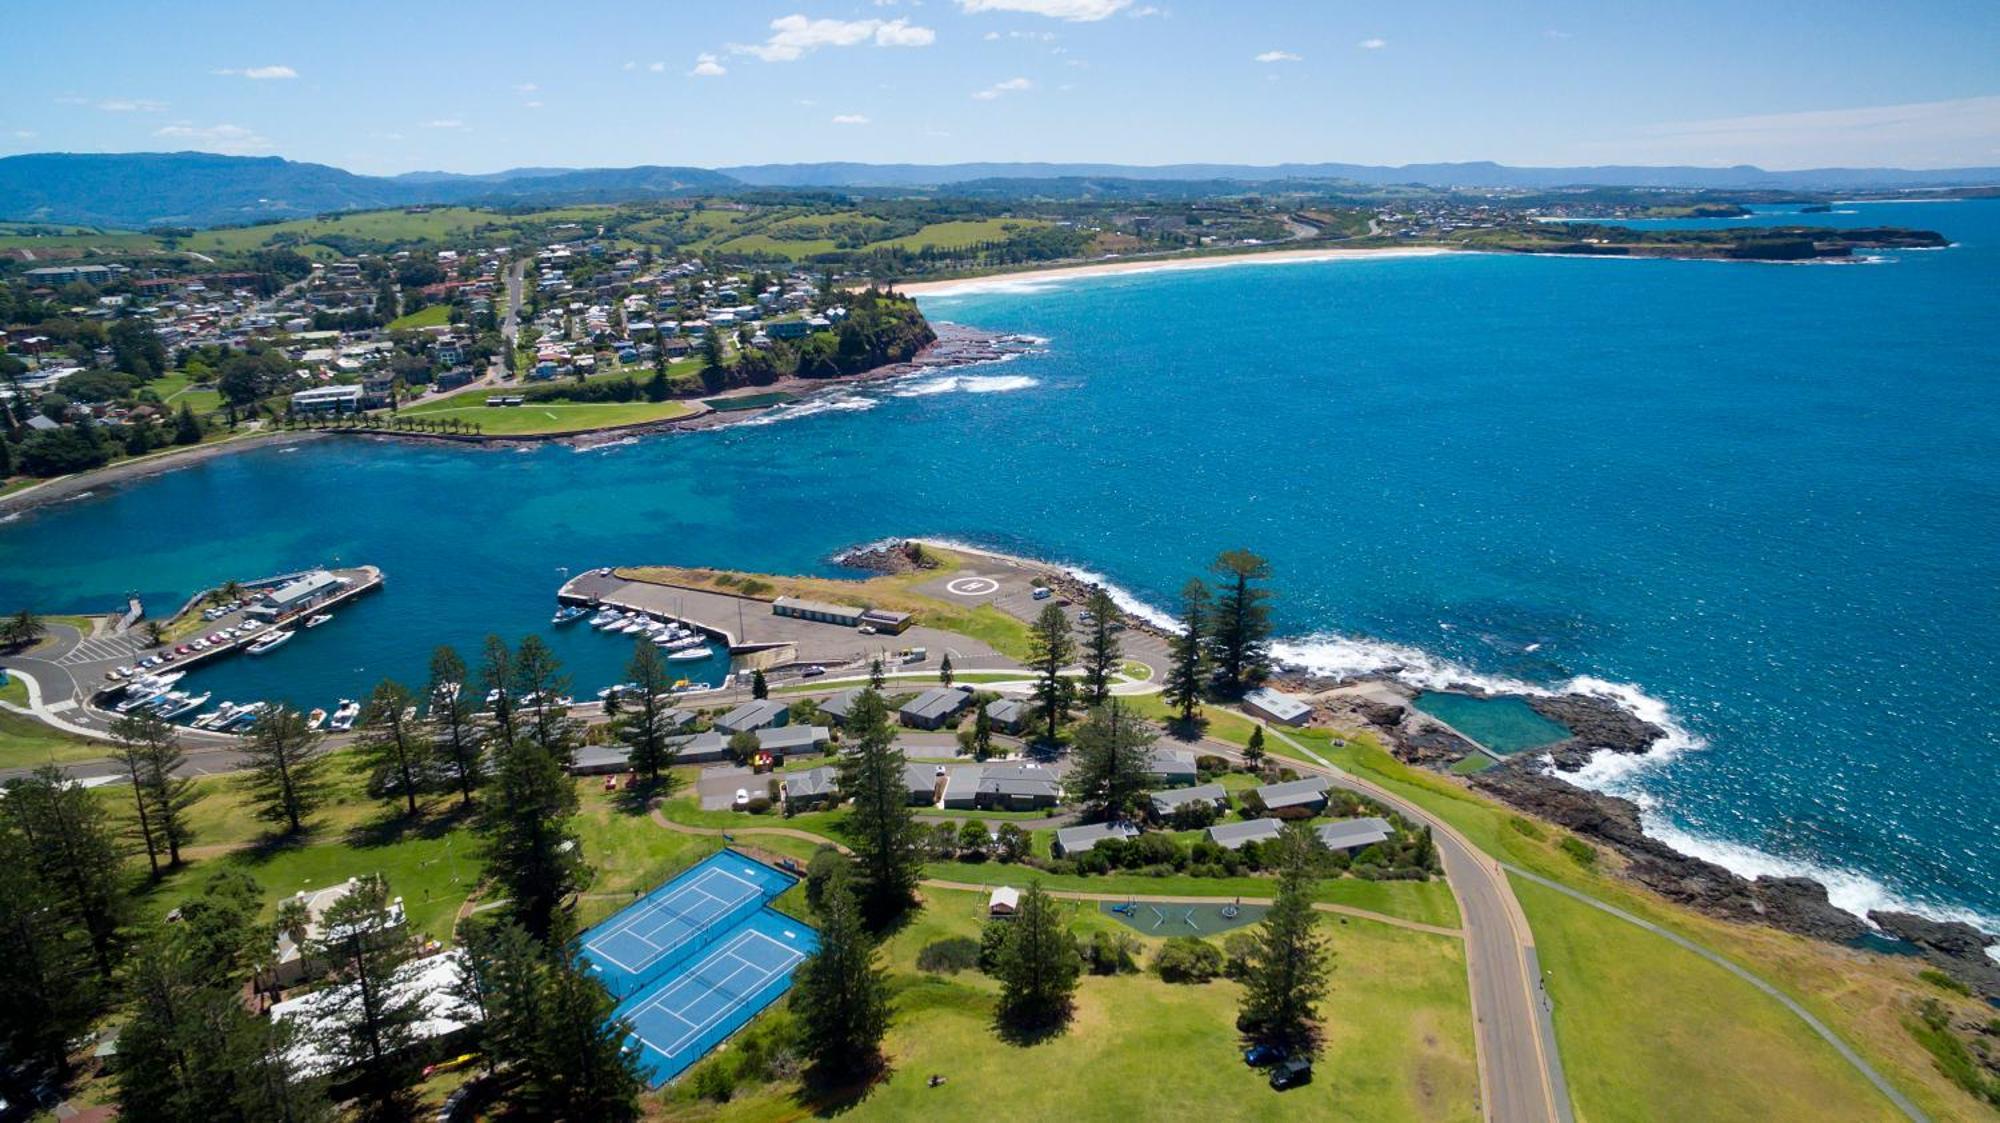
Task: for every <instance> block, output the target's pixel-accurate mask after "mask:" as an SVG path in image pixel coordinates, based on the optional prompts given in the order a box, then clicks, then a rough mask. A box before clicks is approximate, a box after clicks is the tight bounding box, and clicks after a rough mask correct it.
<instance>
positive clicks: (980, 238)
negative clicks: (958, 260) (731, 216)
mask: <svg viewBox="0 0 2000 1123" xmlns="http://www.w3.org/2000/svg"><path fill="white" fill-rule="evenodd" d="M828 217H830V216H826V215H812V216H798V217H794V218H788V219H784V220H781V221H779V222H776V223H772V224H770V225H769V226H766V227H765V228H764V229H763V230H760V231H758V232H756V233H753V234H744V235H740V236H737V237H734V238H727V237H725V238H721V239H719V240H716V239H714V238H713V237H712V238H711V239H710V241H711V242H712V243H713V248H715V249H717V250H721V251H724V252H726V253H767V254H778V255H782V256H784V257H788V258H791V259H792V260H793V261H801V260H804V259H805V258H807V257H810V256H812V255H814V254H822V253H832V252H834V251H835V250H838V249H839V248H840V247H839V245H838V244H836V243H835V242H834V240H833V239H831V238H817V239H811V240H803V241H801V240H790V239H785V238H777V237H773V236H771V234H770V233H768V231H770V230H774V229H783V228H785V227H786V225H787V224H792V223H820V222H824V221H825V220H826V219H827V218H828ZM831 217H843V218H846V219H849V220H853V221H863V216H859V215H847V216H831ZM883 225H886V224H883ZM1047 225H1048V223H1046V222H1043V221H1041V220H1039V219H1021V218H987V219H977V220H970V221H957V222H933V223H931V224H930V225H928V226H926V227H924V228H923V229H921V230H918V231H917V232H916V233H914V234H905V235H903V236H902V237H900V238H885V239H883V240H881V241H879V242H870V243H868V244H867V245H865V246H862V247H860V251H859V252H862V253H866V252H868V251H869V250H881V249H902V250H921V249H923V248H924V247H926V246H933V247H936V248H938V249H963V248H964V247H966V246H975V245H978V244H980V243H981V242H999V241H1005V240H1006V239H1007V237H1008V235H1009V234H1010V232H1011V231H1013V230H1021V229H1030V228H1034V227H1040V226H1047Z"/></svg>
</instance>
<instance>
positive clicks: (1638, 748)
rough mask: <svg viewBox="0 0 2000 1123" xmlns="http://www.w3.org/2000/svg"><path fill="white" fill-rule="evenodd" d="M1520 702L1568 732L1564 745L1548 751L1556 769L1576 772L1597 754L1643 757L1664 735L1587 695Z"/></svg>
mask: <svg viewBox="0 0 2000 1123" xmlns="http://www.w3.org/2000/svg"><path fill="white" fill-rule="evenodd" d="M1523 701H1525V702H1527V703H1528V705H1529V706H1530V707H1531V708H1532V709H1533V710H1534V711H1535V712H1536V713H1538V714H1540V715H1542V716H1543V717H1545V718H1548V719H1549V720H1550V721H1556V722H1561V723H1562V724H1563V725H1564V726H1565V727H1567V728H1568V729H1569V731H1570V737H1569V739H1568V740H1566V741H1561V742H1558V743H1557V744H1554V745H1551V746H1549V748H1548V750H1547V751H1548V753H1549V757H1550V759H1551V760H1553V761H1554V762H1555V766H1556V767H1557V768H1559V769H1561V770H1562V771H1564V772H1575V771H1576V770H1577V769H1579V768H1582V767H1583V766H1584V765H1585V764H1587V763H1589V761H1590V758H1591V756H1592V755H1593V754H1595V753H1598V752H1606V751H1608V752H1614V753H1644V752H1646V751H1648V750H1650V749H1651V748H1652V747H1653V745H1654V744H1655V743H1656V742H1658V741H1659V740H1660V738H1662V737H1665V736H1666V735H1667V731H1666V730H1664V729H1661V728H1660V727H1659V726H1657V725H1654V724H1653V723H1652V722H1650V721H1646V720H1644V719H1642V718H1640V717H1638V716H1636V715H1634V714H1633V713H1632V712H1631V711H1629V710H1626V709H1625V708H1624V707H1622V706H1620V705H1618V703H1616V702H1613V701H1611V700H1610V699H1608V698H1594V697H1591V696H1590V695H1588V694H1561V695H1556V696H1554V697H1548V698H1542V697H1529V698H1524V699H1523Z"/></svg>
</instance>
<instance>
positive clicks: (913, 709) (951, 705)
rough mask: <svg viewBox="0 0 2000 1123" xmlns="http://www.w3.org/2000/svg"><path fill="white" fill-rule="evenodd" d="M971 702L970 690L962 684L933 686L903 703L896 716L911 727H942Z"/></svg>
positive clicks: (949, 722) (955, 718)
mask: <svg viewBox="0 0 2000 1123" xmlns="http://www.w3.org/2000/svg"><path fill="white" fill-rule="evenodd" d="M971 704H972V691H970V690H968V689H966V688H965V687H962V686H934V687H932V688H930V689H929V690H926V691H924V692H923V693H922V694H919V695H917V696H916V697H915V698H912V699H910V700H909V701H907V702H905V703H903V706H902V708H901V709H899V710H897V711H896V716H897V718H898V719H900V720H901V721H902V723H903V724H904V725H907V726H909V727H910V728H911V729H943V728H944V727H945V726H947V725H950V724H952V723H953V722H955V721H957V720H958V717H959V715H960V714H963V713H964V712H965V708H966V707H967V706H970V705H971Z"/></svg>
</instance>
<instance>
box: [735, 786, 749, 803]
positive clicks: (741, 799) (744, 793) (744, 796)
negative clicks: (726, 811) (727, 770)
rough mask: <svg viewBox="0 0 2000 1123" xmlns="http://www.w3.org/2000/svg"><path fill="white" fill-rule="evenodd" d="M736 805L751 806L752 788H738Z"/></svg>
mask: <svg viewBox="0 0 2000 1123" xmlns="http://www.w3.org/2000/svg"><path fill="white" fill-rule="evenodd" d="M736 806H738V807H748V806H750V789H749V788H737V789H736Z"/></svg>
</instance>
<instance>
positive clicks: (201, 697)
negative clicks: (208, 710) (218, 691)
mask: <svg viewBox="0 0 2000 1123" xmlns="http://www.w3.org/2000/svg"><path fill="white" fill-rule="evenodd" d="M214 693H215V692H214V691H212V690H211V691H204V692H202V693H200V694H197V695H195V696H194V697H192V698H183V699H182V700H181V701H180V702H178V703H176V704H175V705H172V706H168V707H167V708H165V709H163V710H161V711H160V716H161V717H163V718H166V719H167V720H168V721H172V720H173V719H175V718H177V717H179V716H181V715H182V714H191V713H193V712H195V711H196V710H198V709H201V708H202V707H203V706H206V705H208V700H209V698H211V697H212V696H213V695H214Z"/></svg>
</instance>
